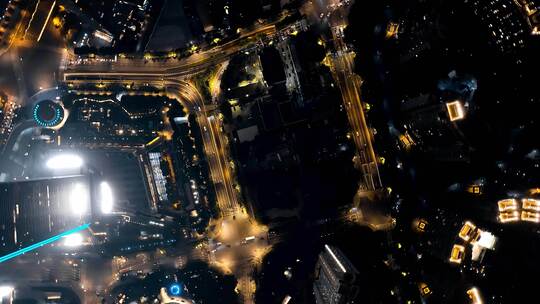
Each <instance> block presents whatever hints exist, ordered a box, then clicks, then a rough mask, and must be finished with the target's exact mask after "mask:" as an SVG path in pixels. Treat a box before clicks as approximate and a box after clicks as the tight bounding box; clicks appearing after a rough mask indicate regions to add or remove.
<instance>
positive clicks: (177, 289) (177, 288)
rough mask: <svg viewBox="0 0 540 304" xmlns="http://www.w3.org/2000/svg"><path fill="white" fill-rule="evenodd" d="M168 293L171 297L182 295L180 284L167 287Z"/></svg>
mask: <svg viewBox="0 0 540 304" xmlns="http://www.w3.org/2000/svg"><path fill="white" fill-rule="evenodd" d="M169 293H170V294H171V295H173V296H179V295H181V294H182V287H181V286H180V284H176V283H175V284H172V285H171V286H170V287H169Z"/></svg>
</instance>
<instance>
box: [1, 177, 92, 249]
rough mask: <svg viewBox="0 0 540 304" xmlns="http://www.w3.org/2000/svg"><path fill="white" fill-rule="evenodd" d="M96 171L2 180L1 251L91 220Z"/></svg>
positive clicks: (47, 236)
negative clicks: (21, 179)
mask: <svg viewBox="0 0 540 304" xmlns="http://www.w3.org/2000/svg"><path fill="white" fill-rule="evenodd" d="M93 184H94V181H93V179H92V175H79V176H72V177H65V178H50V179H39V180H29V181H20V182H19V181H16V182H9V183H0V254H4V253H7V252H10V251H13V250H17V249H19V248H23V247H26V246H29V245H32V244H34V243H36V242H39V241H42V240H45V239H47V238H49V237H52V236H54V235H57V234H59V233H62V232H64V231H67V230H70V229H73V228H75V227H78V226H80V225H82V224H85V223H89V221H90V218H91V215H92V214H93V213H94V210H93V209H94V207H93V206H92V205H93V204H92V203H91V202H92V201H94V200H93V197H94V193H95V191H94V190H93V188H94V187H93Z"/></svg>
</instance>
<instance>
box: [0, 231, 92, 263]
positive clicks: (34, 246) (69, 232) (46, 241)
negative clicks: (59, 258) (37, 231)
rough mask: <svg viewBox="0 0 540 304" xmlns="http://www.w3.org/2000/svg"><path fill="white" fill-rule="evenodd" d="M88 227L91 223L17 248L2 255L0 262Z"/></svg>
mask: <svg viewBox="0 0 540 304" xmlns="http://www.w3.org/2000/svg"><path fill="white" fill-rule="evenodd" d="M88 227H90V224H84V225H81V226H79V227H77V228H74V229H71V230H68V231H65V232H62V233H60V234H58V235H56V236H53V237H51V238H48V239H46V240H44V241H41V242H39V243H35V244H34V245H30V246H28V247H25V248H23V249H20V250H17V251H15V252H12V253H10V254H7V255H5V256H3V257H0V263H3V262H5V261H7V260H11V259H13V258H15V257H17V256H19V255H22V254H25V253H27V252H29V251H32V250H34V249H37V248H39V247H42V246H45V245H48V244H50V243H54V242H56V241H58V240H59V239H61V238H63V237H65V236H68V235H70V234H73V233H76V232H79V231H82V230H84V229H87V228H88Z"/></svg>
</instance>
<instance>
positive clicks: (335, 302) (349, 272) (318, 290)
mask: <svg viewBox="0 0 540 304" xmlns="http://www.w3.org/2000/svg"><path fill="white" fill-rule="evenodd" d="M357 276H358V271H357V270H356V268H355V267H354V265H352V264H351V262H350V261H349V259H347V257H345V255H344V254H343V252H341V250H339V249H338V248H335V247H332V246H329V245H325V246H324V250H323V252H321V253H320V254H319V259H318V261H317V264H316V267H315V282H314V284H313V292H314V295H315V302H316V303H317V304H344V303H349V301H351V300H353V299H354V298H355V297H356V296H357V295H358V292H359V290H358V286H356V285H355V283H356V280H357Z"/></svg>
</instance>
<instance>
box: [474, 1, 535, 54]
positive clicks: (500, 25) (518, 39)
mask: <svg viewBox="0 0 540 304" xmlns="http://www.w3.org/2000/svg"><path fill="white" fill-rule="evenodd" d="M468 2H469V3H470V4H471V6H472V9H473V12H474V14H475V15H476V16H477V17H478V18H479V19H480V20H481V22H482V24H484V26H486V27H487V29H488V33H489V35H490V36H491V41H492V42H493V44H494V45H495V46H496V47H497V49H499V51H501V52H502V53H515V52H518V51H519V50H520V49H522V48H523V47H524V46H525V40H526V36H527V32H528V31H527V28H526V24H525V20H523V18H522V16H521V15H520V13H519V10H518V8H517V7H516V5H515V3H514V1H512V0H469V1H468Z"/></svg>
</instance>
